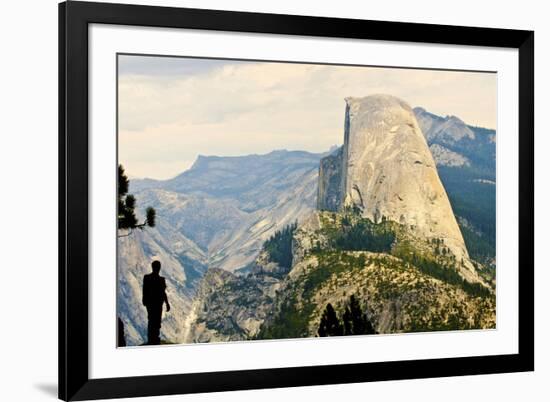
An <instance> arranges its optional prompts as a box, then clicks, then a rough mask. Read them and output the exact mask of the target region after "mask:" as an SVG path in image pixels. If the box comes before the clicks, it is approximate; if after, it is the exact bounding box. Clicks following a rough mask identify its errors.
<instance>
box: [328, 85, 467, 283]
mask: <svg viewBox="0 0 550 402" xmlns="http://www.w3.org/2000/svg"><path fill="white" fill-rule="evenodd" d="M328 158H333V159H336V157H335V156H334V155H331V156H329V157H328ZM329 164H330V163H329V161H327V158H325V159H323V160H322V161H321V166H323V165H329ZM335 165H336V164H335ZM320 172H321V176H320V179H319V182H320V184H321V183H324V182H327V183H331V180H332V182H334V181H335V180H334V177H336V176H337V173H335V172H332V171H330V170H329V171H328V172H329V177H324V171H323V169H321V170H320ZM340 175H341V180H340V186H339V189H337V188H336V187H335V185H334V184H333V185H332V187H331V186H325V189H323V191H321V190H320V191H319V195H320V201H319V202H318V205H319V206H320V207H321V209H327V210H333V211H334V210H342V209H343V208H346V207H348V208H358V209H359V210H360V211H361V215H362V216H363V217H365V218H369V219H371V220H372V221H374V222H378V221H380V220H381V219H382V217H384V218H385V219H389V220H392V221H395V222H399V223H401V224H406V225H408V226H409V227H410V229H411V231H412V233H414V234H415V235H416V236H419V237H422V238H426V239H442V240H443V242H444V244H445V246H446V247H447V248H448V249H450V251H451V253H452V254H453V255H455V256H456V258H457V260H459V261H464V264H463V266H462V268H463V269H462V270H461V273H462V275H463V276H464V277H465V278H466V279H468V280H471V281H477V280H478V278H477V275H476V274H475V270H474V268H473V265H472V264H471V263H470V260H469V256H468V251H467V249H466V246H465V244H464V240H463V238H462V234H461V232H460V229H459V226H458V224H457V222H456V219H455V217H454V214H453V210H452V208H451V204H450V202H449V199H448V197H447V193H446V192H445V189H444V187H443V185H442V183H441V180H440V179H439V176H438V172H437V168H436V163H435V161H434V159H433V157H432V154H431V152H430V149H429V148H428V145H427V143H426V139H425V137H424V135H423V133H422V131H421V129H420V128H419V126H418V122H417V120H416V117H415V114H414V112H413V110H412V109H411V108H410V106H409V105H408V104H406V103H405V102H404V101H402V100H400V99H397V98H395V97H393V96H389V95H373V96H368V97H365V98H347V99H346V116H345V128H344V145H343V148H342V161H341V173H340ZM320 187H321V185H320ZM326 187H328V188H326ZM335 193H338V196H339V197H336V198H338V199H339V201H337V202H334V201H332V199H333V198H334V197H335V196H334V194H335Z"/></svg>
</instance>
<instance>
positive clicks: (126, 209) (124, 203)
mask: <svg viewBox="0 0 550 402" xmlns="http://www.w3.org/2000/svg"><path fill="white" fill-rule="evenodd" d="M129 187H130V180H129V179H128V176H126V173H125V172H124V167H123V166H122V165H118V206H117V207H118V211H117V216H118V228H119V229H127V230H128V232H127V233H126V234H123V235H119V237H124V236H129V235H130V234H131V233H132V230H133V229H136V228H139V229H143V228H144V227H145V226H149V227H154V226H155V218H156V212H155V209H154V208H152V207H148V208H147V209H146V210H145V221H144V222H143V223H138V220H137V218H136V213H135V209H136V197H134V196H133V195H132V194H128V190H129Z"/></svg>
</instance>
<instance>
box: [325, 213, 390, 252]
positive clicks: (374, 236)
mask: <svg viewBox="0 0 550 402" xmlns="http://www.w3.org/2000/svg"><path fill="white" fill-rule="evenodd" d="M346 223H347V224H346ZM394 241H395V234H394V233H393V232H392V231H391V230H388V229H387V228H386V227H385V225H382V224H376V223H373V222H372V221H370V220H369V219H359V220H357V221H356V222H355V223H352V222H350V221H349V220H346V217H344V219H342V230H341V231H339V232H337V233H336V234H335V235H334V236H333V237H332V238H331V239H330V245H331V246H332V247H333V248H335V249H337V250H350V251H355V250H357V251H359V250H368V251H372V252H376V253H387V252H390V251H391V247H392V244H393V242H394Z"/></svg>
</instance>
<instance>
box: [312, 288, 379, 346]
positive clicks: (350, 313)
mask: <svg viewBox="0 0 550 402" xmlns="http://www.w3.org/2000/svg"><path fill="white" fill-rule="evenodd" d="M376 333H377V332H376V330H375V329H374V326H373V325H372V323H371V322H370V320H369V318H368V317H367V314H366V311H365V312H363V310H362V309H361V306H360V305H359V301H358V300H357V298H356V297H355V296H354V295H352V296H351V297H350V298H349V301H348V303H347V304H346V307H345V309H344V313H343V314H342V318H341V319H340V318H339V317H338V315H337V314H336V311H335V310H334V307H332V304H330V303H328V304H327V306H326V307H325V310H324V311H323V315H322V316H321V322H320V323H319V329H318V330H317V334H318V335H319V336H321V337H325V336H343V335H372V334H376Z"/></svg>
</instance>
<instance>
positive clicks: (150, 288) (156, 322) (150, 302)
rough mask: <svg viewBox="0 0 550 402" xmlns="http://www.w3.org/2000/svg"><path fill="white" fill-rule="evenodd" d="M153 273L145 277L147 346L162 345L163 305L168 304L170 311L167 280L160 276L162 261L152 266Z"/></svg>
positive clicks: (144, 302)
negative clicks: (147, 321) (147, 322)
mask: <svg viewBox="0 0 550 402" xmlns="http://www.w3.org/2000/svg"><path fill="white" fill-rule="evenodd" d="M151 267H152V268H153V272H151V273H150V274H147V275H145V276H144V277H143V300H142V301H143V305H144V306H145V307H146V308H147V319H148V320H149V324H148V325H147V344H148V345H160V323H161V320H162V305H163V304H164V303H166V311H167V312H168V311H170V303H168V297H167V296H166V280H165V279H164V278H163V277H162V276H160V275H159V272H160V261H153V262H152V264H151Z"/></svg>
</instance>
